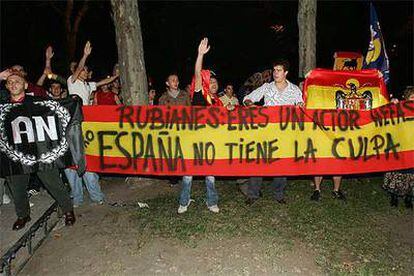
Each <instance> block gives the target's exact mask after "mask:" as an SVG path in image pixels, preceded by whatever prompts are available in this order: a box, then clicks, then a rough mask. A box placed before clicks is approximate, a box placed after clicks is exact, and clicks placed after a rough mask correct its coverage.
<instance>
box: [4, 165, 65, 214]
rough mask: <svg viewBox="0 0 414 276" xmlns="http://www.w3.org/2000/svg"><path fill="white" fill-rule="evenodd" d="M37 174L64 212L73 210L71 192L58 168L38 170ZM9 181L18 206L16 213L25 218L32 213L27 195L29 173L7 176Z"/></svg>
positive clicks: (15, 203) (15, 204) (16, 206)
mask: <svg viewBox="0 0 414 276" xmlns="http://www.w3.org/2000/svg"><path fill="white" fill-rule="evenodd" d="M37 176H38V177H39V179H40V180H41V181H42V182H43V185H44V186H45V187H46V189H47V190H48V191H49V193H50V194H51V195H52V197H53V198H54V199H55V200H56V201H57V203H58V204H59V206H60V207H61V208H62V211H63V212H64V213H66V212H70V211H72V210H73V204H72V200H71V199H70V193H69V191H68V189H67V188H66V187H65V185H64V184H63V182H62V179H61V178H60V175H59V171H58V170H57V169H54V170H49V171H44V172H38V173H37ZM6 178H7V182H8V185H9V187H10V191H11V195H12V197H13V200H14V206H15V208H16V215H17V216H18V217H19V218H24V217H27V216H29V215H30V206H29V199H28V197H27V187H28V185H29V178H30V175H29V174H18V175H10V176H7V177H6Z"/></svg>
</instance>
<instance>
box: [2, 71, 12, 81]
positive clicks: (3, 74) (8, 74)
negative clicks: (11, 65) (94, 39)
mask: <svg viewBox="0 0 414 276" xmlns="http://www.w3.org/2000/svg"><path fill="white" fill-rule="evenodd" d="M11 74H12V70H10V69H6V70H4V71H2V72H0V80H6V79H7V78H8V77H9V76H10V75H11Z"/></svg>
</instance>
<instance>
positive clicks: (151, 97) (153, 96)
mask: <svg viewBox="0 0 414 276" xmlns="http://www.w3.org/2000/svg"><path fill="white" fill-rule="evenodd" d="M154 98H155V89H151V90H150V91H149V92H148V99H149V100H150V101H151V100H153V99H154Z"/></svg>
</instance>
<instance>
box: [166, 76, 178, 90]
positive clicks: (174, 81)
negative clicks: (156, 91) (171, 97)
mask: <svg viewBox="0 0 414 276" xmlns="http://www.w3.org/2000/svg"><path fill="white" fill-rule="evenodd" d="M179 83H180V82H179V81H178V76H176V75H171V76H169V77H168V79H167V82H166V83H165V84H166V85H167V86H168V88H170V89H171V90H178V84H179Z"/></svg>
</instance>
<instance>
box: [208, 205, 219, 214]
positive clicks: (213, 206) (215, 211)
mask: <svg viewBox="0 0 414 276" xmlns="http://www.w3.org/2000/svg"><path fill="white" fill-rule="evenodd" d="M207 207H208V209H209V210H210V211H211V212H213V213H218V212H220V209H219V207H218V206H217V204H216V205H212V206H207Z"/></svg>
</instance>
